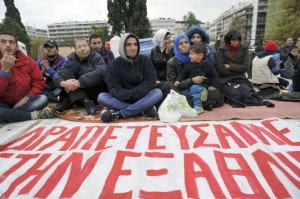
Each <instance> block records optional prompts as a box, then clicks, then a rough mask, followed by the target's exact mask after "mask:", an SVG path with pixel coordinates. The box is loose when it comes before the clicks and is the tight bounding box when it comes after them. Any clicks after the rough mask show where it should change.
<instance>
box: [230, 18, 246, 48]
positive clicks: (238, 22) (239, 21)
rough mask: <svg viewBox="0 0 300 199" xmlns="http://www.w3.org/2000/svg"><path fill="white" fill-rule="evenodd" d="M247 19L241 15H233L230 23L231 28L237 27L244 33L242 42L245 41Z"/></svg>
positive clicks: (236, 28)
mask: <svg viewBox="0 0 300 199" xmlns="http://www.w3.org/2000/svg"><path fill="white" fill-rule="evenodd" d="M245 25H246V21H245V19H243V18H241V17H237V16H235V17H233V18H232V21H231V23H230V25H229V30H232V29H235V30H238V31H239V32H240V33H241V35H242V43H245V42H246V41H245V38H246V30H245Z"/></svg>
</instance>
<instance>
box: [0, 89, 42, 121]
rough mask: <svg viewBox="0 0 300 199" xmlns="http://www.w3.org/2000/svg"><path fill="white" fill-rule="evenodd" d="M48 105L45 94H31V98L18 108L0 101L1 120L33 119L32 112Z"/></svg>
mask: <svg viewBox="0 0 300 199" xmlns="http://www.w3.org/2000/svg"><path fill="white" fill-rule="evenodd" d="M47 105H48V98H47V97H46V96H45V95H37V96H31V97H30V98H29V100H28V101H27V102H26V103H25V104H23V105H22V106H19V107H17V108H13V106H11V105H8V104H5V103H3V102H0V121H6V122H20V121H26V120H31V119H32V118H31V112H33V111H35V110H39V109H42V108H44V107H46V106H47Z"/></svg>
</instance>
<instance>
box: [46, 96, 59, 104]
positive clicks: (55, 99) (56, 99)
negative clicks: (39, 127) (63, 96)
mask: <svg viewBox="0 0 300 199" xmlns="http://www.w3.org/2000/svg"><path fill="white" fill-rule="evenodd" d="M48 101H49V102H53V103H58V102H59V99H58V97H48Z"/></svg>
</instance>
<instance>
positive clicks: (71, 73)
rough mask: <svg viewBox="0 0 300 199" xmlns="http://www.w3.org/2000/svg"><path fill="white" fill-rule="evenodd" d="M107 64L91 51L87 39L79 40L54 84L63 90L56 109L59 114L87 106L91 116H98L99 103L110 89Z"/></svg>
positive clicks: (56, 76)
mask: <svg viewBox="0 0 300 199" xmlns="http://www.w3.org/2000/svg"><path fill="white" fill-rule="evenodd" d="M105 73H106V64H105V62H104V60H103V58H102V56H101V55H100V54H98V53H96V52H94V51H91V50H90V48H89V46H88V43H87V41H86V40H85V39H82V38H79V39H76V41H75V52H73V53H71V54H70V55H69V56H68V60H67V62H66V63H65V64H64V66H63V67H62V68H61V69H60V70H59V71H58V72H57V73H56V74H55V76H54V83H55V85H57V86H60V87H61V88H62V93H61V95H60V98H61V99H62V101H61V102H60V103H58V104H57V105H56V106H55V107H54V110H55V111H56V112H57V113H62V112H63V111H65V110H67V109H70V108H72V107H73V104H74V103H75V104H77V105H82V104H83V105H84V106H85V108H86V111H87V113H88V115H93V114H96V113H98V110H97V107H96V105H95V102H96V101H97V96H98V95H99V93H100V92H102V91H105V90H107V89H106V84H105Z"/></svg>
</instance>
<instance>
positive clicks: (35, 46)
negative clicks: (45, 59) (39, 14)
mask: <svg viewBox="0 0 300 199" xmlns="http://www.w3.org/2000/svg"><path fill="white" fill-rule="evenodd" d="M44 42H45V39H43V38H36V39H32V40H31V51H30V53H29V55H30V56H31V57H34V59H38V58H40V57H41V56H42V55H41V52H42V51H43V48H42V47H43V45H44Z"/></svg>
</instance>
